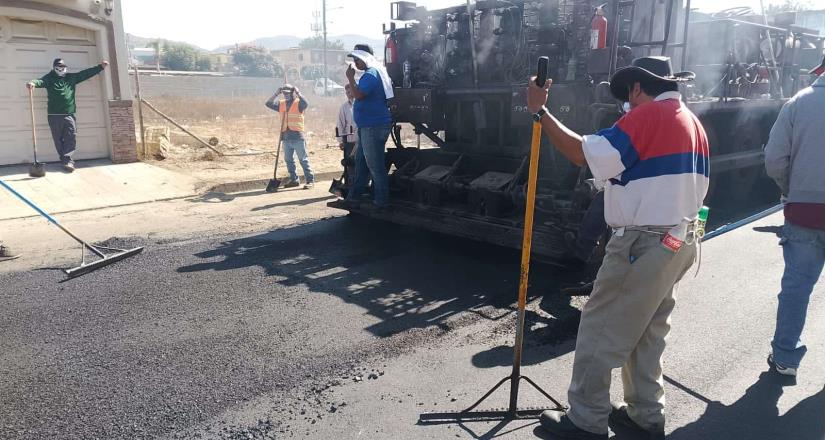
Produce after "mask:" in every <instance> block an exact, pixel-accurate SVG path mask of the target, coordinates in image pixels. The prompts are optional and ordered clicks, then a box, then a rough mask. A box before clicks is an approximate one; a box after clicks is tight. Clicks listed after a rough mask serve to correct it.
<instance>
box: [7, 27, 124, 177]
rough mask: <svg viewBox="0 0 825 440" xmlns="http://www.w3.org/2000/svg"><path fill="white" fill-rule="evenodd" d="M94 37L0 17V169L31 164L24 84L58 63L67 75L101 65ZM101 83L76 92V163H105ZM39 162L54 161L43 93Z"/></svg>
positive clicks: (39, 92)
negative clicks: (63, 64)
mask: <svg viewBox="0 0 825 440" xmlns="http://www.w3.org/2000/svg"><path fill="white" fill-rule="evenodd" d="M94 37H95V35H94V33H93V32H91V31H88V30H85V29H81V28H77V27H73V26H68V25H64V24H60V23H51V22H44V21H30V20H20V19H15V18H12V17H0V165H7V164H16V163H26V162H29V161H31V156H32V154H31V151H32V141H31V116H30V112H29V101H28V91H27V90H26V88H25V84H26V82H27V81H30V80H31V79H35V78H40V77H41V76H43V75H44V74H46V73H48V72H49V70H50V69H51V64H52V60H54V59H55V58H63V59H64V60H66V63H67V64H68V65H69V67H70V69H71V71H77V70H79V69H81V68H85V67H89V66H93V65H96V64H98V63H99V62H100V57H99V55H98V53H99V52H98V50H97V47H96V46H95V38H94ZM104 96H105V95H104V92H103V83H102V80H101V77H100V76H97V77H95V78H93V79H91V80H89V81H86V82H84V83H82V84H80V85H78V87H77V118H78V149H77V153H75V158H76V159H97V158H104V157H109V143H108V141H107V140H108V130H107V128H106V127H107V125H106V117H105V109H106V106H105V100H104ZM34 107H35V108H34V111H35V120H36V127H37V146H38V159H40V160H45V161H49V162H51V161H56V160H58V157H57V153H56V152H55V149H54V143H53V142H52V139H51V134H50V132H49V125H48V122H47V118H46V91H45V90H43V89H35V101H34Z"/></svg>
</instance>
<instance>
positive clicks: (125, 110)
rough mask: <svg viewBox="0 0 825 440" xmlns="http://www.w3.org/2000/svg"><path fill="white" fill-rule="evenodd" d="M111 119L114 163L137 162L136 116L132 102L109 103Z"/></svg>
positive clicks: (118, 101)
mask: <svg viewBox="0 0 825 440" xmlns="http://www.w3.org/2000/svg"><path fill="white" fill-rule="evenodd" d="M109 119H110V120H111V123H112V162H114V163H127V162H137V160H138V156H137V139H136V138H135V115H134V111H133V110H132V101H131V100H117V101H109Z"/></svg>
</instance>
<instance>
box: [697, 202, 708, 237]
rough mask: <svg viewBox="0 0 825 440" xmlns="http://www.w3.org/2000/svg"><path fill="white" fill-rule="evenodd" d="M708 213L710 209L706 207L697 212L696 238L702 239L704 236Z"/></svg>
mask: <svg viewBox="0 0 825 440" xmlns="http://www.w3.org/2000/svg"><path fill="white" fill-rule="evenodd" d="M709 213H710V208H708V207H707V206H703V207H702V209H700V210H699V221H698V222H697V225H696V236H697V237H699V238H702V237H704V236H705V226H706V225H707V224H708V214H709Z"/></svg>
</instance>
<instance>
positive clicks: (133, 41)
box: [126, 34, 211, 52]
mask: <svg viewBox="0 0 825 440" xmlns="http://www.w3.org/2000/svg"><path fill="white" fill-rule="evenodd" d="M157 40H158V38H146V37H139V36H137V35H132V34H126V45H127V46H128V47H130V48H132V49H134V48H142V47H149V45H150V44H152V43H154V42H155V41H157ZM160 40H161V41H169V42H170V43H183V44H188V45H190V46H192V47H194V48H195V49H198V50H199V51H201V52H211V51H210V50H207V49H204V48H202V47H198V46H196V45H194V44H191V43H187V42H185V41H172V40H166V39H164V38H160Z"/></svg>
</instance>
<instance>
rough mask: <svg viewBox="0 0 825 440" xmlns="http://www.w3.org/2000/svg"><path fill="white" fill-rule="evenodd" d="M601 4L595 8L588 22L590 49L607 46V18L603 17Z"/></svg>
mask: <svg viewBox="0 0 825 440" xmlns="http://www.w3.org/2000/svg"><path fill="white" fill-rule="evenodd" d="M603 6H604V5H602V6H599V7H597V8H596V14H595V15H593V21H591V22H590V49H604V48H605V47H607V19H606V18H604V9H603Z"/></svg>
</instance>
